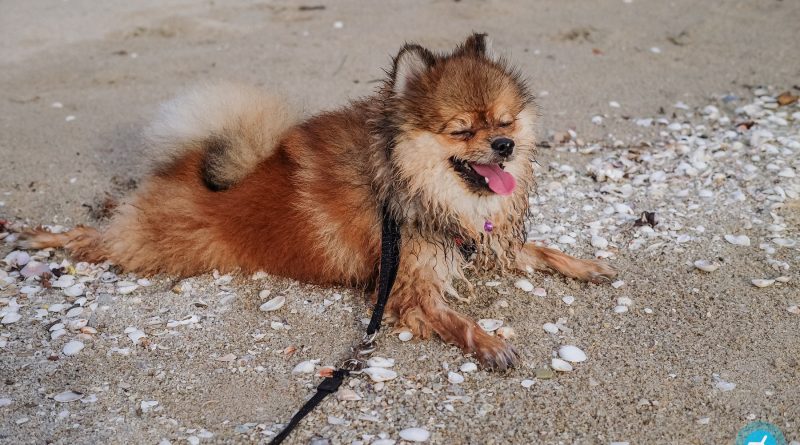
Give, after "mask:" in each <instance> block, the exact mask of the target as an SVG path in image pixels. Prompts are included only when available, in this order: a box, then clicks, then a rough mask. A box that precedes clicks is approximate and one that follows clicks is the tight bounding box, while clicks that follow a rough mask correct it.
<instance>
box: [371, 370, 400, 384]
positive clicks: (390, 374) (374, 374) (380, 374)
mask: <svg viewBox="0 0 800 445" xmlns="http://www.w3.org/2000/svg"><path fill="white" fill-rule="evenodd" d="M364 374H367V375H368V376H369V378H371V379H372V381H373V382H385V381H387V380H392V379H395V378H397V373H396V372H394V371H392V370H391V369H388V368H374V367H369V368H364Z"/></svg>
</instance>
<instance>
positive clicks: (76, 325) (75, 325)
mask: <svg viewBox="0 0 800 445" xmlns="http://www.w3.org/2000/svg"><path fill="white" fill-rule="evenodd" d="M87 324H89V320H87V319H85V318H79V319H77V320H71V321H70V322H69V328H70V329H72V330H73V331H77V330H80V329H82V328H83V327H84V326H86V325H87Z"/></svg>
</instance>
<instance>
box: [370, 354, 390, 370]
mask: <svg viewBox="0 0 800 445" xmlns="http://www.w3.org/2000/svg"><path fill="white" fill-rule="evenodd" d="M367 366H371V367H374V368H391V367H392V366H394V359H393V358H383V357H372V358H370V359H369V360H367Z"/></svg>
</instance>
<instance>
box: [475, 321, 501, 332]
mask: <svg viewBox="0 0 800 445" xmlns="http://www.w3.org/2000/svg"><path fill="white" fill-rule="evenodd" d="M478 326H480V327H481V329H483V330H484V331H486V332H494V331H496V330H498V329H500V326H503V321H502V320H495V319H492V318H482V319H480V320H478Z"/></svg>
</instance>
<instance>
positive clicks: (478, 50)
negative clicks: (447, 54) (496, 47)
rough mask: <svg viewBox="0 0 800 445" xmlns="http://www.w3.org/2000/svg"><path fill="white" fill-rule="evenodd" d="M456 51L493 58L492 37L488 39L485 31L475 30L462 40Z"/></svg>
mask: <svg viewBox="0 0 800 445" xmlns="http://www.w3.org/2000/svg"><path fill="white" fill-rule="evenodd" d="M456 52H457V53H458V52H460V53H462V54H472V55H476V56H483V57H486V58H487V59H490V60H494V59H495V54H494V51H492V39H490V38H489V35H488V34H486V33H477V32H476V33H474V34H472V35H471V36H469V37H467V40H465V41H464V43H463V44H462V45H461V47H459V49H458V50H456Z"/></svg>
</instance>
